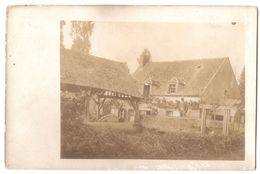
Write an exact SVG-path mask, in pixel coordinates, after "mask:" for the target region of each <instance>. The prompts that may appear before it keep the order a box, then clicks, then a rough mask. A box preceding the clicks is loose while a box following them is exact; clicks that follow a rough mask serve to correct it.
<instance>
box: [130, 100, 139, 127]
mask: <svg viewBox="0 0 260 174" xmlns="http://www.w3.org/2000/svg"><path fill="white" fill-rule="evenodd" d="M130 102H131V104H132V106H133V108H134V111H135V118H134V122H135V123H140V122H141V118H140V114H139V102H138V101H137V100H130Z"/></svg>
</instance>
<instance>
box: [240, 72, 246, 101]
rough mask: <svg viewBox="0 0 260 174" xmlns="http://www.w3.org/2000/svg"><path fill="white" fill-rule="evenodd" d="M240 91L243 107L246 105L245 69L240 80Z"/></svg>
mask: <svg viewBox="0 0 260 174" xmlns="http://www.w3.org/2000/svg"><path fill="white" fill-rule="evenodd" d="M239 89H240V95H241V104H242V106H244V105H245V67H244V68H243V70H242V72H241V75H240V79H239Z"/></svg>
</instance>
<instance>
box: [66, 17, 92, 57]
mask: <svg viewBox="0 0 260 174" xmlns="http://www.w3.org/2000/svg"><path fill="white" fill-rule="evenodd" d="M93 28H94V22H91V21H88V22H86V21H72V22H71V37H72V39H73V44H72V47H71V48H72V50H74V51H79V52H83V53H86V54H87V53H89V50H90V47H91V44H90V40H89V39H90V36H91V34H92V31H93Z"/></svg>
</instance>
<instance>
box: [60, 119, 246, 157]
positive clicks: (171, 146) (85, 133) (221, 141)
mask: <svg viewBox="0 0 260 174" xmlns="http://www.w3.org/2000/svg"><path fill="white" fill-rule="evenodd" d="M61 126H62V130H61V131H62V136H61V145H62V147H61V157H62V158H90V159H94V158H95V159H101V158H102V159H103V158H105V159H189V160H192V159H200V160H223V159H225V160H242V159H243V158H244V135H243V134H231V135H230V136H228V137H224V136H222V135H215V134H214V135H207V136H203V137H202V136H200V134H199V133H196V132H192V131H191V132H179V131H176V132H164V131H163V132H161V131H157V130H156V129H152V128H144V130H143V131H142V132H139V131H137V130H136V129H135V128H134V127H132V125H131V123H128V124H124V123H113V125H111V124H110V123H95V124H82V121H81V120H75V119H74V120H73V119H62V125H61Z"/></svg>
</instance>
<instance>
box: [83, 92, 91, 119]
mask: <svg viewBox="0 0 260 174" xmlns="http://www.w3.org/2000/svg"><path fill="white" fill-rule="evenodd" d="M89 102H90V96H88V95H86V96H85V117H84V123H86V122H89Z"/></svg>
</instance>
